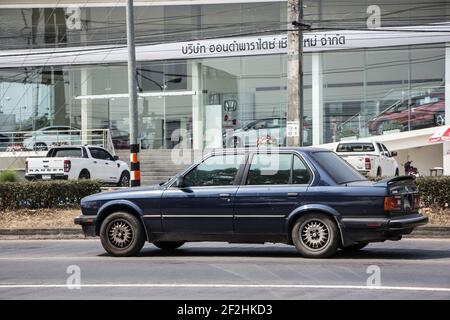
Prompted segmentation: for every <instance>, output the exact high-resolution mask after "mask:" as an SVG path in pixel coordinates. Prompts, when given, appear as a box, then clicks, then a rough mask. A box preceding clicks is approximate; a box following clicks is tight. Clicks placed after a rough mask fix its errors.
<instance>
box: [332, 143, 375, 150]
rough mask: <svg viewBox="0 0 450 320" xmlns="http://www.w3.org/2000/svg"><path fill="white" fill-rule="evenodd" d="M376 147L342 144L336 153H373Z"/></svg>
mask: <svg viewBox="0 0 450 320" xmlns="http://www.w3.org/2000/svg"><path fill="white" fill-rule="evenodd" d="M373 151H375V147H374V146H373V144H372V143H340V144H339V145H338V147H337V149H336V152H373Z"/></svg>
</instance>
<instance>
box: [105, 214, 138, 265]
mask: <svg viewBox="0 0 450 320" xmlns="http://www.w3.org/2000/svg"><path fill="white" fill-rule="evenodd" d="M100 240H101V243H102V246H103V248H104V249H105V250H106V252H108V253H109V254H111V255H113V256H115V257H129V256H134V255H136V254H137V253H138V252H139V251H141V249H142V247H143V246H144V243H145V232H144V228H143V227H142V224H141V222H140V221H139V219H138V218H137V217H135V216H134V215H132V214H130V213H127V212H115V213H113V214H111V215H109V216H107V217H106V219H105V220H104V221H103V223H102V225H101V227H100Z"/></svg>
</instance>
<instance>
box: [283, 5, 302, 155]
mask: <svg viewBox="0 0 450 320" xmlns="http://www.w3.org/2000/svg"><path fill="white" fill-rule="evenodd" d="M287 10H288V12H287V17H288V57H287V59H288V61H287V95H288V97H287V99H288V101H287V123H286V126H287V128H286V129H287V130H286V134H287V137H286V144H287V146H289V147H298V146H302V145H303V113H304V112H303V27H304V26H305V25H304V24H303V1H302V0H288V4H287ZM296 27H297V28H298V31H297V30H295V31H294V30H293V29H294V28H296Z"/></svg>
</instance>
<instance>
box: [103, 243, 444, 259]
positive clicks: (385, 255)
mask: <svg viewBox="0 0 450 320" xmlns="http://www.w3.org/2000/svg"><path fill="white" fill-rule="evenodd" d="M101 256H107V254H102V255H101ZM139 256H141V257H260V258H293V259H298V258H301V256H300V255H299V254H298V253H297V251H296V250H295V248H294V247H292V246H285V247H270V246H262V247H261V248H255V247H242V248H239V247H225V246H224V247H214V248H211V247H204V248H202V247H186V248H180V249H177V250H173V251H163V250H160V249H157V248H153V247H152V246H147V247H144V249H143V250H142V251H141V253H140V254H139ZM446 258H450V248H449V249H448V250H442V249H427V248H420V249H419V248H395V247H394V248H370V247H367V248H364V249H362V250H359V251H357V252H345V251H343V250H339V251H338V252H337V254H336V255H335V256H333V257H332V258H331V259H333V260H340V259H342V260H345V259H352V260H358V259H388V260H389V259H390V260H430V259H446Z"/></svg>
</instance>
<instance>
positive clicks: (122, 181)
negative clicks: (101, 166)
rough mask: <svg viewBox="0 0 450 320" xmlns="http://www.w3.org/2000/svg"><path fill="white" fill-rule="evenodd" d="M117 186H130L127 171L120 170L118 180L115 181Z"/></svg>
mask: <svg viewBox="0 0 450 320" xmlns="http://www.w3.org/2000/svg"><path fill="white" fill-rule="evenodd" d="M117 186H118V187H129V186H130V173H129V172H128V171H124V172H122V174H121V175H120V179H119V182H118V183H117Z"/></svg>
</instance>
